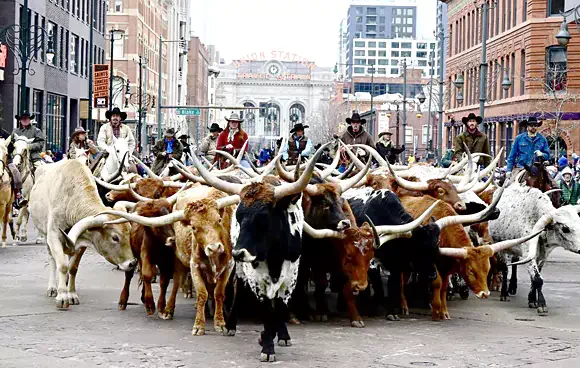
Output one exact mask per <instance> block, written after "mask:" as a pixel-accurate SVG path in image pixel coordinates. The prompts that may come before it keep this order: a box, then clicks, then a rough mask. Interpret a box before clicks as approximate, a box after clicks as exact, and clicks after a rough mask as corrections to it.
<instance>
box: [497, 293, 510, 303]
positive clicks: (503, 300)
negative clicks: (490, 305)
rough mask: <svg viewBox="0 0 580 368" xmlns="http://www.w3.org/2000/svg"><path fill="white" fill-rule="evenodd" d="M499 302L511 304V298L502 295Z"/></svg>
mask: <svg viewBox="0 0 580 368" xmlns="http://www.w3.org/2000/svg"><path fill="white" fill-rule="evenodd" d="M499 301H500V302H509V301H510V298H509V296H507V295H500V297H499Z"/></svg>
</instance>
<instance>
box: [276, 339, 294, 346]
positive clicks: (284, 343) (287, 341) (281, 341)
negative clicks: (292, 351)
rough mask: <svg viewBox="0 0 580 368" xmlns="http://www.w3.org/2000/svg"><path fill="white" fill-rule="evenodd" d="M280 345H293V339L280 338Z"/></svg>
mask: <svg viewBox="0 0 580 368" xmlns="http://www.w3.org/2000/svg"><path fill="white" fill-rule="evenodd" d="M278 345H279V346H292V341H291V340H290V339H288V340H284V339H278Z"/></svg>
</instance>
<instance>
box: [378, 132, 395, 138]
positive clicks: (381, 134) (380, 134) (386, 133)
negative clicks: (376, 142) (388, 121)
mask: <svg viewBox="0 0 580 368" xmlns="http://www.w3.org/2000/svg"><path fill="white" fill-rule="evenodd" d="M383 135H393V133H391V132H382V133H379V138H381V137H382V136H383Z"/></svg>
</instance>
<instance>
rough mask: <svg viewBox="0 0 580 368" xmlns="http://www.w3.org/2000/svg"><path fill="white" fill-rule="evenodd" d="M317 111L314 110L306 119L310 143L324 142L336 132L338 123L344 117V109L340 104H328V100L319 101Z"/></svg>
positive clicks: (330, 138)
mask: <svg viewBox="0 0 580 368" xmlns="http://www.w3.org/2000/svg"><path fill="white" fill-rule="evenodd" d="M319 106H320V107H319V109H318V111H315V112H314V113H313V114H312V115H311V116H310V118H309V119H308V124H309V126H310V130H309V132H308V136H309V137H310V139H312V143H314V144H318V143H323V144H324V143H326V142H328V141H330V140H332V137H333V136H334V135H335V134H338V126H339V124H340V123H341V122H342V121H344V119H346V116H345V114H346V113H345V111H344V109H341V106H340V105H338V106H335V105H333V104H330V103H329V101H325V100H322V101H320V105H319Z"/></svg>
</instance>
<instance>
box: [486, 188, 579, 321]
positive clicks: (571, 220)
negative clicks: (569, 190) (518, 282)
mask: <svg viewBox="0 0 580 368" xmlns="http://www.w3.org/2000/svg"><path fill="white" fill-rule="evenodd" d="M505 192H506V193H505V194H504V196H503V197H502V200H501V201H500V202H499V204H498V207H499V209H500V211H501V214H500V216H499V218H498V219H497V221H492V222H490V224H489V231H490V234H491V236H492V237H493V239H494V240H495V241H501V240H505V239H510V238H514V237H518V236H522V234H526V233H529V232H531V231H536V230H539V229H543V228H546V232H545V233H544V234H542V235H541V236H540V237H538V238H537V239H533V240H532V241H530V242H528V243H526V244H522V246H521V247H517V248H514V249H512V251H511V252H510V253H511V254H513V255H516V256H518V257H521V256H522V255H523V254H526V258H525V259H524V260H522V261H519V262H514V265H520V264H526V263H529V265H528V272H529V274H530V278H531V288H530V292H529V294H528V306H529V307H530V308H537V312H538V313H539V314H547V313H548V307H547V306H546V300H545V299H544V295H543V293H542V285H543V283H544V279H543V277H542V274H541V271H542V268H543V267H544V264H545V262H546V260H547V259H548V257H549V256H550V253H551V252H552V251H553V250H554V249H555V248H557V247H563V248H564V249H566V250H568V251H570V252H574V253H580V224H579V223H578V212H579V211H580V206H579V205H576V206H572V205H566V206H562V207H560V208H557V209H556V208H555V207H554V206H553V204H552V202H551V200H550V198H549V197H548V196H547V195H546V194H544V193H542V192H540V190H538V189H536V188H530V187H521V186H519V185H517V184H515V185H510V186H509V187H508V188H507V189H506V190H505ZM495 196H497V192H496V193H494V198H495ZM505 279H506V280H507V277H505ZM504 286H506V285H505V281H504V284H503V285H502V296H505V297H506V298H507V292H508V290H505V288H504ZM510 289H511V285H510ZM514 291H515V290H514Z"/></svg>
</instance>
